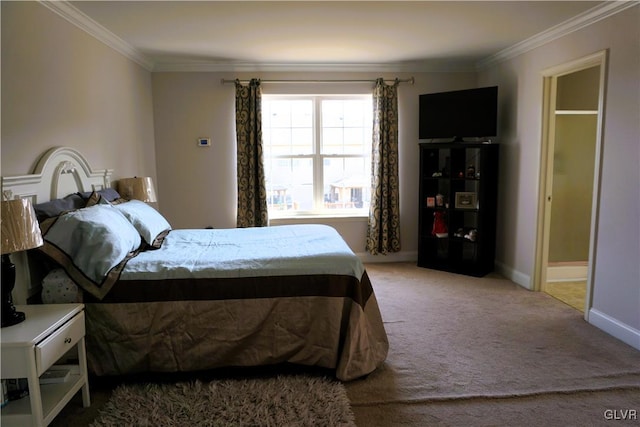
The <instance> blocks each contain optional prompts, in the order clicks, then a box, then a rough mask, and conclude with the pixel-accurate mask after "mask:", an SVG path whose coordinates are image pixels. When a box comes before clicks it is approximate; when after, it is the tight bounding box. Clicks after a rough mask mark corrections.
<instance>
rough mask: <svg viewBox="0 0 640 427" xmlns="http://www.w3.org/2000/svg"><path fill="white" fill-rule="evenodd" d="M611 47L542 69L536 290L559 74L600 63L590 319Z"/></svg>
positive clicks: (540, 285) (541, 273) (546, 226)
mask: <svg viewBox="0 0 640 427" xmlns="http://www.w3.org/2000/svg"><path fill="white" fill-rule="evenodd" d="M607 63H608V50H606V49H605V50H601V51H598V52H596V53H594V54H591V55H588V56H585V57H583V58H579V59H576V60H573V61H570V62H567V63H564V64H560V65H556V66H553V67H550V68H547V69H545V70H543V71H542V78H543V103H542V142H541V149H540V176H539V186H538V210H537V224H536V253H535V263H534V271H533V289H534V290H535V291H543V290H544V284H545V283H546V280H547V267H548V258H549V233H550V224H551V201H552V185H553V149H554V144H555V109H556V108H555V107H556V94H557V93H556V92H557V80H558V77H561V76H564V75H567V74H572V73H575V72H578V71H582V70H584V69H587V68H591V67H595V66H600V78H599V86H600V87H599V89H598V118H597V128H596V144H595V153H594V154H595V160H594V174H593V195H592V202H591V224H590V230H589V232H590V238H589V256H588V267H587V289H586V291H587V292H586V296H585V307H584V308H585V310H584V318H585V320H587V321H588V320H589V310H590V308H591V303H592V298H593V285H594V277H593V276H594V271H595V270H594V263H595V258H596V247H597V245H596V237H597V228H598V214H599V210H600V175H601V173H602V140H603V123H604V112H605V111H604V101H605V95H606V76H607Z"/></svg>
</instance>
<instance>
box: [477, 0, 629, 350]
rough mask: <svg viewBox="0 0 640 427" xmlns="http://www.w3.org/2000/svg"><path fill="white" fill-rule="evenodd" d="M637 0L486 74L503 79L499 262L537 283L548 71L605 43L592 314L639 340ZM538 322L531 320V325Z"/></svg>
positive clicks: (486, 79) (485, 78)
mask: <svg viewBox="0 0 640 427" xmlns="http://www.w3.org/2000/svg"><path fill="white" fill-rule="evenodd" d="M638 22H640V6H635V7H632V8H630V9H627V10H625V11H623V12H620V13H618V14H616V15H614V16H612V17H610V18H607V19H604V20H601V21H599V22H596V23H594V24H592V25H590V26H588V27H585V28H583V29H581V30H579V31H576V32H574V33H572V34H570V35H567V36H564V37H562V38H560V39H558V40H554V41H553V42H550V43H548V44H546V45H543V46H541V47H538V48H536V49H533V50H531V51H529V52H527V53H525V54H522V55H520V56H518V57H516V58H513V59H510V60H506V61H503V62H501V63H499V64H497V65H494V66H492V67H490V68H488V69H486V70H483V71H482V72H481V73H480V83H481V84H482V85H488V84H498V85H499V86H500V91H501V95H500V99H501V104H502V108H501V121H500V134H501V142H502V143H503V147H502V148H503V150H502V152H501V168H500V175H501V177H502V178H501V180H500V188H499V212H500V213H499V218H498V221H499V222H498V234H499V235H498V242H497V256H496V257H497V261H498V264H499V265H500V266H501V271H502V272H503V273H504V274H505V275H506V276H507V277H510V278H512V279H513V280H515V281H516V282H518V283H520V284H522V285H523V286H527V287H530V286H532V283H531V277H532V275H533V268H534V262H535V250H536V242H535V237H536V220H537V217H536V212H537V200H538V182H539V168H540V152H541V140H542V138H541V129H542V94H543V90H542V82H543V78H542V72H543V70H545V69H547V68H549V67H553V66H557V65H560V64H563V63H566V62H569V61H573V60H576V59H578V58H582V57H585V56H587V55H591V54H593V53H595V52H598V51H601V50H605V49H606V50H608V53H609V58H608V70H607V72H608V76H607V81H606V100H605V117H604V135H603V147H602V148H603V151H602V170H601V176H600V187H601V188H600V197H599V204H600V211H599V215H598V218H597V233H596V236H594V238H595V239H596V243H595V245H596V249H595V252H596V255H595V265H594V266H593V268H594V272H595V275H594V289H593V300H592V303H593V307H592V309H591V310H590V312H589V321H590V322H591V323H594V324H596V325H597V326H598V327H600V328H602V329H605V330H606V331H608V332H609V333H612V334H614V335H616V336H618V337H619V338H621V339H623V340H625V341H626V342H628V343H631V344H632V345H634V346H635V347H637V348H640V309H639V307H640V286H639V285H638V284H639V283H640V266H639V263H638V260H639V259H640V238H639V237H640V221H638V218H640V190H639V186H638V183H639V182H640V168H638V162H639V160H640V122H639V120H638V117H640V80H639V79H638V76H640V26H638ZM532 327H535V326H534V325H532Z"/></svg>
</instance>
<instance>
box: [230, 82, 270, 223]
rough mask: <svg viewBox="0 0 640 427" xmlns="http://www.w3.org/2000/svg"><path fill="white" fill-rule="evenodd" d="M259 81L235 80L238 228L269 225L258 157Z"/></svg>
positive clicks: (262, 175) (260, 162) (262, 167)
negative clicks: (241, 81)
mask: <svg viewBox="0 0 640 427" xmlns="http://www.w3.org/2000/svg"><path fill="white" fill-rule="evenodd" d="M261 95H262V93H261V90H260V80H258V79H252V80H251V82H249V85H248V86H242V84H240V81H239V80H236V139H237V149H238V220H237V226H238V227H262V226H266V225H269V218H268V215H267V191H266V187H265V179H264V162H263V160H262V158H263V155H262V107H261V103H262V102H261V100H262V98H261Z"/></svg>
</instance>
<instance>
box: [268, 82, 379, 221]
mask: <svg viewBox="0 0 640 427" xmlns="http://www.w3.org/2000/svg"><path fill="white" fill-rule="evenodd" d="M266 100H268V101H277V100H310V101H312V127H313V132H312V133H313V136H312V146H313V147H312V152H311V153H310V154H293V153H291V154H278V155H270V156H268V155H267V152H268V151H269V150H268V149H267V144H266V143H265V142H264V140H263V153H264V160H265V163H266V162H268V161H270V160H272V159H284V160H291V161H293V160H295V159H311V163H312V165H313V172H312V176H313V178H312V179H313V189H312V197H313V205H314V206H315V208H313V209H310V210H298V211H295V210H287V209H285V210H274V209H271V207H270V206H269V205H268V209H269V218H271V219H287V218H304V217H326V218H332V217H336V218H340V217H357V218H361V217H368V215H369V208H368V206H367V207H366V208H365V207H363V208H336V209H331V208H325V207H324V206H323V203H324V196H325V192H324V173H325V170H324V169H325V167H324V161H325V159H350V158H352V159H354V158H355V159H363V160H364V161H365V171H366V169H367V160H368V173H367V172H365V177H366V178H369V181H368V187H366V189H365V188H364V187H363V188H362V192H363V193H364V192H365V191H368V194H369V200H370V198H371V183H370V178H371V170H372V169H371V155H372V153H371V147H372V141H370V142H369V144H368V145H369V147H368V150H369V151H368V152H367V153H366V154H365V153H364V150H363V154H347V153H343V154H323V153H322V136H323V126H322V102H323V101H325V100H366V101H369V102H371V130H372V131H373V96H372V95H371V94H369V93H344V94H263V95H262V103H263V104H264V102H265V101H266ZM263 129H264V123H263ZM371 136H372V133H371ZM371 139H373V138H371ZM365 148H366V147H365ZM265 172H266V171H265ZM265 178H266V177H265ZM267 191H269V187H268V186H267ZM285 203H286V202H285ZM267 204H268V201H267ZM369 204H370V202H369ZM318 206H320V208H318Z"/></svg>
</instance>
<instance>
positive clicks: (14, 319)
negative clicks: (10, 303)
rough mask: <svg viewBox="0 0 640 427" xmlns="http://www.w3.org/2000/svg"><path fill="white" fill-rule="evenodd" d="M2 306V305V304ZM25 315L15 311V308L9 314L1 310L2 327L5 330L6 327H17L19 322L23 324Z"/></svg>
mask: <svg viewBox="0 0 640 427" xmlns="http://www.w3.org/2000/svg"><path fill="white" fill-rule="evenodd" d="M3 306H4V304H3ZM25 318H26V317H25V315H24V313H23V312H21V311H16V309H15V307H14V308H13V311H11V312H5V310H4V309H2V327H3V328H6V327H7V326H13V325H17V324H18V323H20V322H24V319H25Z"/></svg>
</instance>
